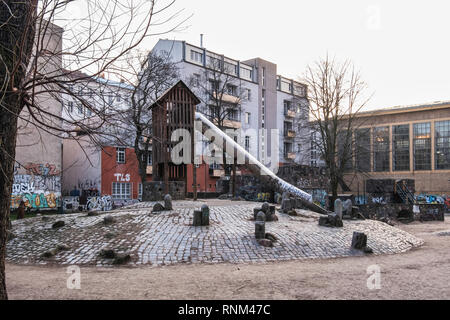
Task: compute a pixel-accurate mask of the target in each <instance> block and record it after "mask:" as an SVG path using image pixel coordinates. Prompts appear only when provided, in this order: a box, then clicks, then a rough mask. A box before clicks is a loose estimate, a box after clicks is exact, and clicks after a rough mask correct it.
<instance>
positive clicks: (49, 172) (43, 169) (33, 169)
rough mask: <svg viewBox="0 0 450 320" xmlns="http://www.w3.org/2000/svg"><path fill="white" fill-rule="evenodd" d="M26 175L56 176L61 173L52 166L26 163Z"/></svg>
mask: <svg viewBox="0 0 450 320" xmlns="http://www.w3.org/2000/svg"><path fill="white" fill-rule="evenodd" d="M24 168H25V170H26V171H27V174H30V175H36V176H44V177H48V176H58V175H60V174H61V171H59V170H57V169H56V166H55V165H54V164H49V163H47V164H45V165H44V164H40V163H28V164H26V165H25V166H24Z"/></svg>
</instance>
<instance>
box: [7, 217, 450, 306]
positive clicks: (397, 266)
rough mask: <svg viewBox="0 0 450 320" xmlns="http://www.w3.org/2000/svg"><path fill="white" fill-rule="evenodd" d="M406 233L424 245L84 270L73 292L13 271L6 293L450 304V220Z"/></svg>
mask: <svg viewBox="0 0 450 320" xmlns="http://www.w3.org/2000/svg"><path fill="white" fill-rule="evenodd" d="M400 228H401V229H403V230H405V231H407V232H410V233H412V234H414V235H416V236H418V237H419V238H422V239H424V240H425V245H424V246H423V247H421V248H419V249H415V250H412V251H410V252H407V253H404V254H399V255H390V256H365V257H353V258H340V259H328V260H306V261H291V262H279V263H271V264H250V265H232V264H215V265H204V264H203V265H198V264H197V265H177V266H170V267H160V268H151V267H139V268H110V269H107V268H101V269H98V268H82V269H81V289H80V290H69V289H67V286H66V283H67V279H68V277H69V274H67V273H66V272H67V268H66V267H48V266H43V267H39V266H18V265H12V264H7V266H6V272H7V287H8V292H9V297H10V299H188V300H191V299H193V300H203V299H208V300H209V299H213V300H222V299H256V300H260V299H297V300H305V299H308V300H310V299H450V219H449V217H447V220H446V222H445V223H443V222H428V223H413V224H410V225H403V226H400ZM442 231H448V233H447V234H446V235H444V236H439V235H438V233H439V232H442ZM371 265H378V266H379V267H380V268H381V289H380V290H369V289H368V288H367V279H368V278H369V276H370V275H368V273H367V268H368V267H369V266H371Z"/></svg>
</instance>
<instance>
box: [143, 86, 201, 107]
mask: <svg viewBox="0 0 450 320" xmlns="http://www.w3.org/2000/svg"><path fill="white" fill-rule="evenodd" d="M180 85H181V86H182V87H184V88H185V89H186V90H188V92H189V93H190V94H191V95H192V97H193V98H194V102H195V104H196V105H197V104H199V103H200V102H201V101H200V99H199V98H197V96H196V95H195V94H194V93H193V92H192V90H191V89H189V87H188V86H187V85H186V84H185V83H184V81H183V80H179V81H178V82H177V83H175V84H174V85H173V86H172V87H170V88H169V89H167V90H166V91H165V92H164V93H163V94H162V95H161V96H160V97H159V98H158V99H157V100H156V101H155V102H154V103H153V104H152V105H151V106H150V107H148V108H149V109H152V108H153V107H154V106H155V105H156V104H158V103H159V102H160V101H162V100H164V99H165V98H166V97H167V95H168V94H169V93H170V91H172V89H174V88H175V87H177V86H180Z"/></svg>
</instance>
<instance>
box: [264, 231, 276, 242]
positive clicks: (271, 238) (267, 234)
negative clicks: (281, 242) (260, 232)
mask: <svg viewBox="0 0 450 320" xmlns="http://www.w3.org/2000/svg"><path fill="white" fill-rule="evenodd" d="M265 238H266V239H267V240H270V241H272V242H277V241H278V238H277V237H276V236H275V235H273V234H271V233H266V236H265Z"/></svg>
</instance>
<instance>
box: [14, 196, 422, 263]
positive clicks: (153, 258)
mask: <svg viewBox="0 0 450 320" xmlns="http://www.w3.org/2000/svg"><path fill="white" fill-rule="evenodd" d="M202 204H203V203H202V202H200V203H198V202H197V203H193V202H189V201H176V202H174V210H173V211H166V212H162V213H159V214H150V211H151V207H152V205H153V203H141V204H138V205H134V206H131V207H128V208H125V209H122V210H120V211H116V212H113V213H108V214H111V215H112V216H114V217H115V218H116V220H117V222H116V223H114V224H111V225H105V224H104V223H103V218H104V216H105V215H100V216H94V217H88V216H86V214H85V213H83V214H72V215H64V216H52V217H51V218H49V220H46V221H44V220H43V219H42V217H37V218H33V219H27V220H22V221H14V222H13V232H14V233H15V234H16V236H17V237H16V238H15V239H13V240H11V241H9V242H8V244H7V260H8V261H9V262H14V263H20V264H52V263H57V264H76V265H97V266H110V265H111V260H107V259H102V258H100V257H99V252H100V251H101V250H102V249H104V248H111V249H114V250H116V251H117V252H122V253H129V254H131V257H132V261H131V262H130V264H131V265H171V264H175V263H220V262H229V263H253V262H273V261H280V260H295V259H318V258H333V257H345V256H352V255H357V254H360V253H355V252H354V251H352V250H351V249H350V245H351V240H352V235H353V232H354V231H360V232H364V233H366V234H367V235H368V245H369V246H370V247H371V248H372V249H373V251H374V253H375V254H394V253H400V252H405V251H408V250H410V249H411V248H413V247H417V246H420V245H422V244H423V241H422V240H421V239H418V238H416V237H414V236H412V235H410V234H408V233H406V232H404V231H401V230H399V229H396V228H394V227H391V226H389V225H387V224H384V223H381V222H377V221H369V220H366V221H344V228H341V229H331V228H325V227H319V226H318V223H317V220H318V215H316V214H314V213H311V212H308V211H301V210H299V212H300V213H301V214H302V216H300V217H290V216H287V215H284V214H279V213H278V216H279V218H280V221H279V222H270V223H266V232H270V233H272V234H274V235H276V236H277V237H278V238H279V241H278V242H276V243H275V246H274V247H273V248H265V247H262V246H260V245H258V244H257V242H256V241H255V238H254V228H255V227H254V222H253V221H251V220H250V218H251V216H252V214H253V208H254V207H256V206H260V205H261V204H256V203H248V202H246V203H230V204H229V205H219V206H210V208H211V215H210V219H211V225H210V226H209V227H192V226H191V225H192V216H193V210H194V208H198V209H199V208H200V206H201V205H202ZM60 220H62V221H64V222H65V223H66V224H65V226H64V227H62V228H61V229H59V230H53V229H52V224H53V223H54V222H56V221H60ZM60 244H66V245H68V246H69V247H70V248H71V249H70V250H68V251H61V252H59V253H58V254H57V255H56V256H55V257H53V258H51V259H46V258H42V257H41V255H42V254H43V253H44V252H46V251H49V250H52V249H54V248H56V247H57V246H58V245H60Z"/></svg>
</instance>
